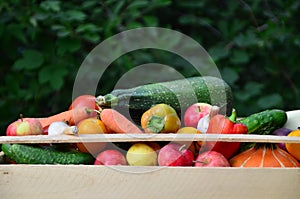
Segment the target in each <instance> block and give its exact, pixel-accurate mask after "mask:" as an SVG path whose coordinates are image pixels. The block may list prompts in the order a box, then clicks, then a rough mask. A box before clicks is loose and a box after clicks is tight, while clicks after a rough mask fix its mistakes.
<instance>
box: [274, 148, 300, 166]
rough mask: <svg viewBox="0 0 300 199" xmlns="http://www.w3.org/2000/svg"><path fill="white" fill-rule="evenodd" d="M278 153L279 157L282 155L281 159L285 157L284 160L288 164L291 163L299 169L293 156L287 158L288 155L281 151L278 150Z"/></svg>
mask: <svg viewBox="0 0 300 199" xmlns="http://www.w3.org/2000/svg"><path fill="white" fill-rule="evenodd" d="M278 153H280V155H282V156H283V157H285V158H286V159H288V161H289V162H291V163H292V164H293V166H294V167H299V163H298V161H297V160H296V159H294V157H293V156H289V153H287V152H285V151H283V150H278Z"/></svg>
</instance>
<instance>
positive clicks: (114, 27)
mask: <svg viewBox="0 0 300 199" xmlns="http://www.w3.org/2000/svg"><path fill="white" fill-rule="evenodd" d="M299 7H300V2H299V1H284V0H273V1H265V0H257V1H243V0H239V1H234V0H226V1H225V0H222V1H209V0H204V1H197V0H194V1H169V0H150V1H143V0H130V1H129V0H128V1H119V0H107V1H99V0H86V1H79V0H75V1H60V0H54V1H52V0H47V1H34V0H32V1H21V0H12V1H1V2H0V54H1V60H0V65H1V67H0V68H1V73H0V81H1V87H0V93H1V101H0V110H1V116H0V117H1V120H0V125H1V126H0V128H1V132H2V134H4V132H5V129H6V126H7V124H8V123H9V122H11V121H12V120H15V119H17V117H18V115H19V114H20V113H23V114H24V116H25V117H26V116H27V117H43V116H48V115H51V114H54V113H57V112H59V111H63V110H66V108H67V107H68V106H69V104H70V103H71V101H72V88H73V83H74V80H75V77H76V74H77V70H78V68H79V67H80V65H81V63H82V62H83V60H84V58H85V57H86V55H87V54H88V53H89V52H90V51H91V50H92V49H93V48H94V47H95V46H96V45H97V44H99V43H100V42H101V41H103V40H105V39H107V38H109V37H110V36H112V35H115V34H116V33H119V32H122V31H124V30H129V29H132V28H136V27H147V26H154V27H165V28H170V29H173V30H177V31H179V32H182V33H184V34H186V35H188V36H190V37H191V38H193V39H195V40H196V41H198V42H199V43H200V44H201V45H202V46H203V47H204V48H205V49H206V50H207V51H208V52H209V54H210V55H211V57H212V58H213V60H214V61H215V63H216V65H217V66H218V68H219V70H220V71H221V74H222V77H223V78H224V79H225V80H226V81H227V82H228V83H229V84H230V86H231V87H232V89H233V91H234V97H235V107H236V109H237V110H238V114H239V115H240V116H243V115H247V114H250V113H254V112H257V111H260V110H263V109H267V108H282V109H285V110H292V109H297V108H298V107H299V106H300V98H299V97H300V95H299V90H298V88H299V84H300V83H299V82H298V81H297V75H299V74H300V68H299V66H298V63H299V62H300V57H299V50H300V34H299V27H300V22H299V20H297V19H299V18H300V13H299V12H298V11H299ZM150 62H159V63H162V64H166V65H172V66H174V67H175V68H176V69H177V70H179V71H181V73H182V74H184V75H185V76H193V75H197V74H196V73H195V71H193V70H190V69H189V68H188V67H185V64H187V63H186V62H185V61H184V60H182V59H181V58H180V57H177V56H176V55H173V54H171V53H167V52H163V51H160V50H154V49H152V50H142V51H136V52H132V53H129V54H128V55H125V56H122V57H120V58H119V59H117V60H116V61H115V62H114V63H113V64H112V67H110V68H111V70H108V71H107V74H106V75H105V77H104V78H103V79H102V80H101V81H103V82H105V84H102V85H103V87H102V88H101V91H99V92H101V93H106V92H109V91H110V90H111V89H112V88H113V86H114V83H115V81H117V78H118V77H120V76H121V75H122V74H123V73H125V72H126V71H128V70H130V69H131V68H133V67H134V66H136V65H139V64H143V63H150ZM99 94H100V93H99Z"/></svg>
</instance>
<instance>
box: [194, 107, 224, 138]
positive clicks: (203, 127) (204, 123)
mask: <svg viewBox="0 0 300 199" xmlns="http://www.w3.org/2000/svg"><path fill="white" fill-rule="evenodd" d="M219 110H220V108H219V107H218V106H212V107H211V109H210V112H209V114H208V115H206V116H204V117H202V118H201V119H200V120H199V121H198V124H197V129H198V130H199V131H200V132H202V133H206V131H207V129H208V126H209V122H210V119H211V118H212V117H213V116H215V115H217V114H218V113H219Z"/></svg>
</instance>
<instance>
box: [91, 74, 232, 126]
mask: <svg viewBox="0 0 300 199" xmlns="http://www.w3.org/2000/svg"><path fill="white" fill-rule="evenodd" d="M96 102H97V104H98V105H99V106H100V107H101V108H107V107H112V108H114V109H117V110H120V111H122V112H123V114H126V113H129V114H130V117H131V118H132V119H133V120H134V121H135V122H139V120H140V117H141V115H142V114H143V112H145V111H146V110H148V109H149V108H151V107H152V106H153V105H154V104H159V103H165V104H168V105H170V106H172V107H173V108H174V109H175V110H176V112H177V113H178V115H182V114H181V113H183V112H184V111H185V110H186V108H187V107H188V106H190V105H192V104H193V103H197V102H204V103H209V104H212V105H216V106H219V107H221V111H222V112H223V113H224V114H227V115H229V114H230V113H231V111H232V104H233V95H232V91H231V88H230V86H229V85H228V84H227V83H226V82H225V81H224V80H222V79H220V78H216V77H211V76H204V77H190V78H185V79H179V80H173V81H167V82H160V83H153V84H146V85H141V86H137V87H134V88H129V89H115V90H113V91H112V92H111V93H109V94H106V95H104V96H102V95H100V96H98V97H97V98H96Z"/></svg>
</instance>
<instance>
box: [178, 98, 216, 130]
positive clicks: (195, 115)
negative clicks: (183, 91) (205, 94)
mask: <svg viewBox="0 0 300 199" xmlns="http://www.w3.org/2000/svg"><path fill="white" fill-rule="evenodd" d="M211 107H212V106H211V105H210V104H207V103H195V104H193V105H191V106H189V107H188V108H187V109H186V111H185V113H184V118H183V120H184V125H185V126H191V127H194V128H197V125H198V121H199V120H200V119H201V118H203V117H204V116H206V115H208V114H209V113H210V110H211Z"/></svg>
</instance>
